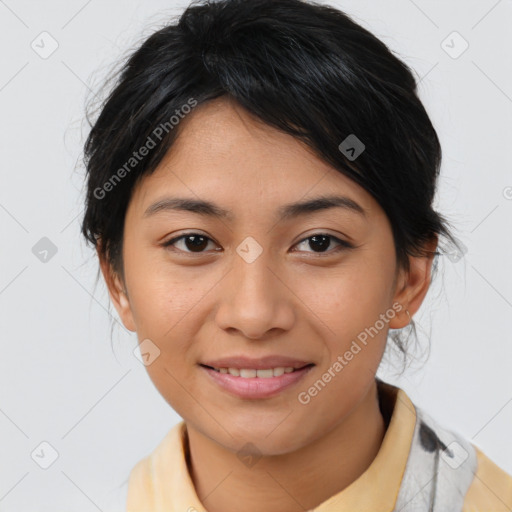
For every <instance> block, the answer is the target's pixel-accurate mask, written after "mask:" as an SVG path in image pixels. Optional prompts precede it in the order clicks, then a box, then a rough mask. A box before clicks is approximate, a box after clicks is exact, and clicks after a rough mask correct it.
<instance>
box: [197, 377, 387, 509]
mask: <svg viewBox="0 0 512 512" xmlns="http://www.w3.org/2000/svg"><path fill="white" fill-rule="evenodd" d="M385 431H386V425H385V422H384V419H383V417H382V415H381V412H380V408H379V399H378V393H377V384H376V382H375V380H374V382H373V384H372V386H371V387H370V389H369V391H368V393H367V394H366V396H365V397H364V398H363V400H362V401H361V402H360V403H359V405H358V406H357V408H356V410H354V411H353V412H352V413H351V414H350V415H349V416H348V417H347V418H346V419H345V420H344V421H343V422H342V423H340V424H339V425H338V426H337V427H336V428H335V429H333V430H332V431H330V432H329V433H328V434H327V435H325V436H324V437H322V438H320V439H319V440H317V441H315V442H314V443H313V444H310V445H308V446H304V447H302V448H301V449H300V450H297V451H295V452H292V453H287V454H285V455H278V456H271V457H265V456H264V457H262V458H261V459H260V460H259V461H258V463H257V464H256V465H254V466H252V467H251V468H248V467H245V466H244V465H243V464H240V463H239V461H238V459H237V458H236V453H233V452H232V451H230V450H226V449H225V448H223V447H222V446H220V445H218V444H217V443H214V442H213V441H212V440H211V439H209V438H207V437H205V436H203V435H202V434H201V433H200V432H198V431H197V430H195V429H193V428H190V427H188V426H187V432H188V442H189V448H190V465H191V467H190V472H191V477H192V480H193V482H194V486H195V489H196V493H197V495H198V497H199V499H201V501H202V502H203V504H204V506H205V507H206V508H207V509H208V512H232V511H235V510H240V509H241V508H243V510H244V511H246V512H257V511H261V510H265V511H267V512H296V511H297V510H309V509H312V508H314V507H316V506H318V505H319V504H320V503H322V502H324V501H325V500H327V499H328V498H330V497H331V496H333V495H335V494H337V493H339V492H340V491H342V490H343V489H345V488H346V487H348V486H349V485H350V484H351V483H352V482H354V481H355V480H356V479H357V478H358V477H359V476H360V475H361V474H362V473H363V472H364V471H365V470H366V469H367V468H368V467H369V466H370V464H371V463H372V461H373V459H374V458H375V456H376V455H377V453H378V451H379V448H380V445H381V443H382V439H383V437H384V434H385ZM297 468H300V471H297ZM224 478H226V480H225V481H224ZM241 504H243V507H242V506H241Z"/></svg>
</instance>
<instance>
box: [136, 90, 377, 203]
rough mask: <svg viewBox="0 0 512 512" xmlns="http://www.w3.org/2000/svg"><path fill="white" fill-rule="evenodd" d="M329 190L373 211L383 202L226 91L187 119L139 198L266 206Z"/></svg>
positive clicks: (142, 186)
mask: <svg viewBox="0 0 512 512" xmlns="http://www.w3.org/2000/svg"><path fill="white" fill-rule="evenodd" d="M327 194H329V195H331V194H343V195H344V196H348V197H350V198H351V199H353V200H354V201H355V202H357V203H359V204H360V205H361V206H363V207H364V208H365V209H366V210H368V211H370V212H372V211H374V210H375V209H376V208H378V205H377V203H376V202H375V201H374V200H373V198H372V197H371V195H370V194H369V193H367V192H366V191H365V190H364V189H363V188H362V187H360V186H359V185H358V184H357V183H355V182H354V181H352V180H351V179H350V178H348V177H347V176H344V175H343V174H341V173H340V172H339V171H337V170H335V169H334V168H332V167H331V166H330V165H329V164H327V163H326V162H324V161H323V160H321V159H320V158H319V157H318V156H316V155H315V154H314V152H313V151H312V149H311V148H309V147H307V146H306V145H305V144H304V143H302V142H301V141H299V140H298V139H296V138H294V137H292V136H291V135H288V134H286V133H283V132H281V131H279V130H277V129H275V128H273V127H271V126H269V125H267V124H264V123H263V122H261V121H260V120H258V119H256V118H254V117H253V116H252V115H251V114H250V113H248V112H247V111H246V110H245V109H243V108H242V107H241V106H240V105H238V104H237V103H236V102H234V101H229V100H227V99H225V98H219V99H217V100H214V101H212V102H210V103H207V104H202V105H199V106H198V107H196V108H195V109H194V110H193V111H192V113H191V114H188V115H187V116H186V117H185V118H184V119H182V120H181V121H180V126H179V136H178V137H177V139H176V141H175V142H174V144H173V146H172V147H171V148H170V150H169V152H168V153H167V155H166V156H165V157H164V159H163V160H162V161H161V162H160V164H159V166H158V167H157V169H156V170H155V171H154V172H153V173H152V174H151V175H149V176H147V177H146V178H144V179H143V180H142V181H141V183H140V186H139V188H138V190H137V191H136V192H135V194H134V197H133V200H134V202H136V203H138V209H145V208H147V207H148V205H149V204H150V203H152V202H154V201H155V200H157V199H158V198H159V197H164V196H165V195H181V196H183V195H186V196H188V197H195V198H202V199H214V200H215V202H216V203H218V204H222V205H223V206H225V207H226V208H232V209H233V210H236V209H240V205H245V207H246V209H249V210H250V209H251V208H253V207H254V206H255V205H256V204H257V205H258V208H259V211H260V213H262V212H263V210H264V209H265V207H267V206H268V207H269V208H271V209H275V207H276V206H277V205H279V204H282V203H289V202H294V201H298V200H300V199H305V198H308V197H316V196H319V195H327ZM251 212H252V213H254V210H251Z"/></svg>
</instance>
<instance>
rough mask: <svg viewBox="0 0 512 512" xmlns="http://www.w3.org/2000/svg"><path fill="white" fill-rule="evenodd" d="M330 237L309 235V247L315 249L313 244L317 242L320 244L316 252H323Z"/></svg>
mask: <svg viewBox="0 0 512 512" xmlns="http://www.w3.org/2000/svg"><path fill="white" fill-rule="evenodd" d="M329 239H330V237H329V236H326V235H314V236H312V237H310V239H309V246H310V247H311V249H313V250H314V249H315V247H314V245H312V243H313V244H315V243H316V244H319V246H320V251H317V252H323V251H324V250H325V249H327V248H328V247H329V241H330V240H329ZM319 240H322V241H321V242H319Z"/></svg>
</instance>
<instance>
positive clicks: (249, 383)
mask: <svg viewBox="0 0 512 512" xmlns="http://www.w3.org/2000/svg"><path fill="white" fill-rule="evenodd" d="M252 364H254V363H252ZM306 364H307V363H306ZM278 366H285V365H282V364H281V365H278ZM290 366H292V365H290ZM220 367H221V368H226V367H225V366H223V365H221V366H220ZM229 367H230V368H237V366H229ZM265 367H266V368H268V367H269V365H266V366H265ZM275 367H277V366H274V368H275ZM201 368H202V369H203V370H204V371H206V372H207V374H208V375H209V376H210V378H211V379H213V380H214V381H215V382H216V383H217V384H218V385H219V386H220V387H221V388H223V389H225V390H226V391H228V392H229V393H231V394H233V395H235V396H237V397H239V398H253V399H254V398H270V397H272V396H275V395H277V394H279V393H280V392H282V391H284V390H285V389H287V388H289V387H290V386H293V385H294V384H296V383H297V382H299V381H300V380H301V379H303V378H304V376H305V375H306V374H307V373H308V372H309V370H311V368H313V366H306V367H304V368H301V369H299V370H295V371H293V372H291V373H284V374H283V375H280V376H279V377H270V378H268V379H263V378H258V377H253V378H247V379H246V378H243V377H235V376H234V375H230V374H229V373H219V372H217V371H215V370H213V369H211V368H206V367H205V366H201ZM240 368H244V366H240ZM245 368H255V367H254V366H251V365H248V366H245ZM256 369H258V368H256Z"/></svg>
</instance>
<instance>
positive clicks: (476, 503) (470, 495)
mask: <svg viewBox="0 0 512 512" xmlns="http://www.w3.org/2000/svg"><path fill="white" fill-rule="evenodd" d="M473 448H474V449H475V452H476V456H477V470H476V472H475V476H474V478H473V480H472V482H471V485H470V487H469V489H468V492H467V494H466V497H465V500H464V507H463V509H462V512H491V511H492V512H502V511H503V512H509V511H510V510H511V509H512V476H511V475H509V474H508V473H507V472H506V471H504V470H503V469H501V468H500V467H499V466H497V465H496V464H495V463H494V462H493V461H492V460H491V459H489V457H487V455H485V454H484V453H483V452H482V451H481V450H480V449H479V448H478V447H477V446H475V445H473Z"/></svg>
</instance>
